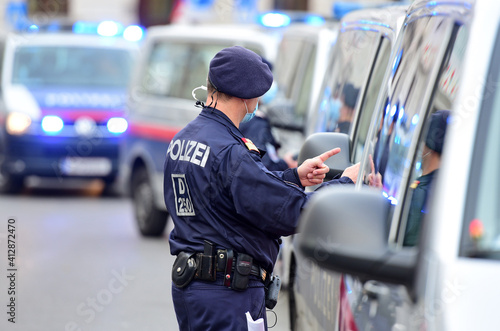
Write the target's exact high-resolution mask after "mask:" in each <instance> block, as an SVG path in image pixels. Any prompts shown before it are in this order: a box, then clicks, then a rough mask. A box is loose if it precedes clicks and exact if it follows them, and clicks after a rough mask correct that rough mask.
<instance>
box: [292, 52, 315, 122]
mask: <svg viewBox="0 0 500 331" xmlns="http://www.w3.org/2000/svg"><path fill="white" fill-rule="evenodd" d="M315 57H316V47H314V46H312V45H311V48H310V50H309V56H308V58H307V60H308V61H307V66H306V69H305V71H304V75H303V77H301V79H299V83H300V84H299V86H298V88H297V90H298V91H297V94H298V100H297V104H296V113H295V116H296V118H295V121H294V122H295V123H296V124H299V125H302V123H304V120H305V117H306V112H307V109H308V105H309V100H310V99H311V89H312V85H313V84H312V83H313V82H312V80H313V73H314V63H315Z"/></svg>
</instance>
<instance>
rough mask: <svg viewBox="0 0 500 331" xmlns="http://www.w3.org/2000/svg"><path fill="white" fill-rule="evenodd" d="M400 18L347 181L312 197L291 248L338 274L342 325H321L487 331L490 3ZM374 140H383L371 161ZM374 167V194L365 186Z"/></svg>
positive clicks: (494, 226)
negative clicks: (411, 221)
mask: <svg viewBox="0 0 500 331" xmlns="http://www.w3.org/2000/svg"><path fill="white" fill-rule="evenodd" d="M412 10H413V13H415V14H416V15H418V16H419V17H421V18H420V19H415V20H409V21H408V20H407V21H406V25H405V28H404V30H403V33H404V34H405V37H403V38H402V39H401V42H400V46H399V51H398V52H397V53H396V54H395V57H393V59H394V60H396V63H397V65H396V66H395V68H394V70H393V72H392V73H391V76H390V77H389V79H388V80H387V81H386V82H385V84H384V85H385V86H384V88H385V89H386V90H387V95H388V96H389V99H388V100H389V102H390V103H387V101H384V102H383V99H382V98H380V99H379V102H378V106H379V107H378V108H379V110H378V113H377V116H376V117H374V122H373V123H372V127H371V129H372V130H371V133H370V134H369V142H368V144H367V146H366V149H365V153H364V155H363V158H364V160H363V161H362V165H363V166H364V167H363V171H362V173H360V177H359V179H360V180H359V184H358V185H357V187H355V188H352V189H351V190H342V192H341V191H339V190H337V189H335V188H332V189H328V190H325V191H323V192H318V194H317V196H315V197H314V198H313V199H312V200H311V205H310V208H309V209H308V210H307V212H306V213H305V214H304V215H303V218H302V219H301V230H302V235H301V238H300V240H299V242H298V246H299V247H300V249H301V250H302V252H303V253H304V254H305V256H307V257H309V258H311V259H312V260H313V261H314V264H315V266H316V267H318V266H319V267H321V268H325V270H328V273H329V274H330V273H335V272H342V273H344V274H346V277H344V278H343V279H342V281H341V282H337V283H336V284H335V289H336V291H338V293H339V297H340V311H341V315H342V320H341V321H340V323H338V324H334V325H333V324H332V325H330V326H329V327H335V328H339V329H340V330H347V329H349V330H365V329H377V330H395V329H398V330H423V329H425V330H473V329H474V330H494V329H498V327H499V323H498V319H497V317H496V316H497V312H496V309H495V307H496V306H495V302H496V300H497V298H498V295H499V291H498V286H497V279H498V276H499V274H500V266H499V263H498V237H499V236H498V228H499V227H498V210H497V209H498V203H497V202H498V189H497V188H498V180H499V178H498V171H497V170H496V169H497V168H498V161H499V160H500V158H499V157H498V155H499V154H498V129H497V127H498V125H499V123H500V122H499V120H500V117H499V114H500V113H499V112H498V110H499V100H500V98H499V96H500V93H499V89H498V79H499V77H500V62H499V58H498V56H497V54H498V52H499V51H500V4H499V3H498V2H497V1H493V0H491V1H477V2H476V3H474V2H473V1H456V2H453V3H450V2H442V3H440V2H439V1H436V2H423V1H416V2H415V3H414V4H413V5H412ZM403 69H404V70H403ZM445 99H447V100H445ZM403 100H406V103H403V102H402V101H403ZM450 104H451V107H450V109H451V115H450V120H448V122H447V126H448V127H447V129H446V135H445V137H444V146H443V153H442V156H441V163H440V166H439V170H438V173H437V177H436V178H434V180H433V184H432V186H431V188H430V190H429V191H428V193H427V194H428V195H427V204H426V205H425V207H424V208H422V209H421V210H420V213H421V224H420V235H419V237H418V241H417V244H416V245H405V237H406V234H407V231H406V228H407V227H408V218H409V213H410V210H411V207H412V203H413V202H412V201H413V195H414V194H415V187H416V186H418V184H419V183H418V181H419V180H418V179H419V178H420V177H421V172H422V166H423V159H424V157H425V156H424V155H425V154H423V143H424V141H425V139H426V137H428V136H429V133H432V131H430V129H429V127H428V126H429V119H430V118H432V116H431V115H432V114H434V113H436V112H437V111H438V110H442V109H443V108H445V107H446V106H447V105H450ZM441 134H443V133H442V132H441ZM388 138H389V139H388ZM379 141H381V142H383V145H385V141H389V143H388V144H387V145H386V146H387V148H386V150H387V152H386V153H384V154H385V155H386V156H385V157H384V158H381V159H379V158H378V157H374V155H375V147H376V146H381V144H380V143H379ZM368 145H371V147H368ZM379 160H385V161H384V162H385V163H386V165H385V171H383V174H382V177H381V187H377V188H372V187H368V185H367V183H368V184H369V181H368V180H367V179H368V177H370V176H369V175H370V173H377V172H378V173H379V172H380V171H379V169H377V167H379V166H380V165H381V163H380V162H379Z"/></svg>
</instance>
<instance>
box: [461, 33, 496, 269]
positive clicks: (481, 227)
mask: <svg viewBox="0 0 500 331" xmlns="http://www.w3.org/2000/svg"><path fill="white" fill-rule="evenodd" d="M498 52H500V34H499V37H497V43H496V47H495V50H494V51H493V54H498ZM492 59H493V62H492V63H491V67H490V73H489V75H490V77H488V79H487V80H486V84H485V86H484V94H483V104H482V109H481V117H480V119H479V125H478V132H477V135H478V137H477V140H476V148H475V151H474V157H473V164H472V168H471V178H470V184H469V187H470V189H469V196H468V197H467V202H468V204H467V207H466V213H465V218H464V228H463V235H462V238H463V239H462V245H461V246H462V247H461V251H462V252H461V255H463V256H470V257H480V258H487V259H495V260H499V259H500V204H499V201H500V172H499V171H498V168H499V166H500V147H499V145H498V142H499V141H500V130H499V129H498V128H499V127H500V89H499V86H498V82H499V79H500V59H499V58H498V57H495V56H493V57H492Z"/></svg>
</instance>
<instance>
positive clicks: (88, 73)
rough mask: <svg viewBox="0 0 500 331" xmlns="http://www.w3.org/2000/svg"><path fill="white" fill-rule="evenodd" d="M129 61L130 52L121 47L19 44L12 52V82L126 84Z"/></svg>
mask: <svg viewBox="0 0 500 331" xmlns="http://www.w3.org/2000/svg"><path fill="white" fill-rule="evenodd" d="M132 64H133V57H132V55H131V53H130V52H128V51H126V50H121V49H112V48H90V47H67V46H43V47H41V46H22V47H19V48H18V49H17V50H16V52H15V54H14V66H13V70H12V83H14V84H24V85H26V86H32V87H48V86H66V87H70V86H71V87H87V88H95V87H118V88H126V87H127V85H128V80H129V77H130V70H131V68H132Z"/></svg>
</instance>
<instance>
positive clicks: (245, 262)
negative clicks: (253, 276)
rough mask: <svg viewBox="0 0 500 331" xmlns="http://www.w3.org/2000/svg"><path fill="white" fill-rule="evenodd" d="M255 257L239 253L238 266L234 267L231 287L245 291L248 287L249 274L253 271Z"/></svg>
mask: <svg viewBox="0 0 500 331" xmlns="http://www.w3.org/2000/svg"><path fill="white" fill-rule="evenodd" d="M252 262H253V258H252V257H251V256H250V255H247V254H241V253H240V254H238V256H237V258H236V267H235V268H234V276H233V281H232V282H231V287H232V288H233V290H236V291H244V290H246V289H247V287H248V276H249V275H250V272H251V271H252Z"/></svg>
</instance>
